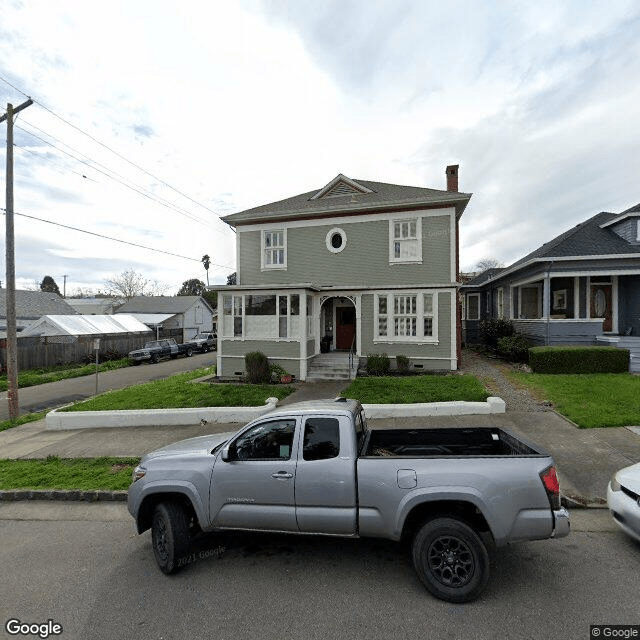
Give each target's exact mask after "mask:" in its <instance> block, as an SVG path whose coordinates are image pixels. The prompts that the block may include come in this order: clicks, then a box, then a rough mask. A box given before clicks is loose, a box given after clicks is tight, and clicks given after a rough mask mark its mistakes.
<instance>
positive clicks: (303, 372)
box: [300, 291, 307, 382]
mask: <svg viewBox="0 0 640 640" xmlns="http://www.w3.org/2000/svg"><path fill="white" fill-rule="evenodd" d="M306 379H307V292H306V291H303V292H302V293H301V294H300V380H302V381H303V382H304V381H305V380H306Z"/></svg>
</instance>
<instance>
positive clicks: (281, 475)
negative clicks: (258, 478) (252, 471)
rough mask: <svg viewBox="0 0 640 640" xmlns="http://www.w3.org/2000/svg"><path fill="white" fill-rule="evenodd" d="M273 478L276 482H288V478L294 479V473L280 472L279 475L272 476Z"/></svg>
mask: <svg viewBox="0 0 640 640" xmlns="http://www.w3.org/2000/svg"><path fill="white" fill-rule="evenodd" d="M271 477H272V478H275V479H276V480H287V479H288V478H293V473H288V472H287V471H278V472H277V473H272V474H271Z"/></svg>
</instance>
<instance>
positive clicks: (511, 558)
mask: <svg viewBox="0 0 640 640" xmlns="http://www.w3.org/2000/svg"><path fill="white" fill-rule="evenodd" d="M572 523H573V531H572V533H571V535H570V536H569V537H567V538H564V539H561V540H545V541H540V542H531V543H524V544H519V545H513V546H510V547H507V548H506V549H503V550H500V551H499V552H498V553H497V554H496V555H495V556H494V557H493V558H492V577H491V580H490V583H489V587H488V589H487V590H486V592H485V593H484V595H483V596H482V597H481V599H479V600H478V601H476V602H474V603H471V604H466V605H452V604H449V603H446V602H442V601H439V600H436V599H434V598H433V597H431V596H430V595H429V594H428V593H427V592H426V591H425V590H424V588H423V587H422V586H421V584H420V582H419V581H418V579H417V578H416V576H415V574H414V572H413V569H412V567H411V564H410V561H409V557H408V552H407V549H406V548H404V547H403V546H401V545H398V544H395V543H390V542H386V541H376V540H343V539H332V538H321V537H293V536H291V537H289V536H275V535H258V534H255V535H254V534H233V535H227V536H211V535H209V536H202V537H201V538H200V539H199V540H198V541H197V543H196V544H195V545H194V547H193V549H192V552H191V556H190V561H189V563H188V566H187V567H186V568H185V569H184V570H183V571H182V572H181V573H179V574H177V575H176V576H173V577H166V576H164V575H163V574H161V573H160V572H159V570H158V569H157V568H156V565H155V561H154V559H153V553H152V550H151V542H150V535H149V532H146V533H145V534H143V535H141V536H138V535H137V534H136V533H135V530H134V526H133V521H132V520H131V519H130V517H129V515H128V513H127V512H126V510H125V507H124V505H122V504H109V505H99V504H77V503H75V504H73V503H70V504H61V503H51V504H49V503H43V502H30V503H29V502H23V503H15V504H3V505H0V535H1V539H2V541H3V544H2V545H1V546H0V563H1V564H2V567H3V588H2V590H3V597H2V600H1V603H0V619H1V622H2V625H3V633H4V634H5V637H15V636H9V634H8V633H7V632H6V630H5V624H6V621H8V620H9V619H19V620H21V621H22V622H28V623H42V622H46V621H47V620H53V621H54V622H55V623H57V624H60V625H62V628H63V633H62V635H61V636H59V637H61V638H77V639H79V640H80V639H81V640H91V639H103V638H104V639H107V638H108V639H112V638H141V639H144V638H153V639H172V638H176V639H180V640H182V639H183V638H207V639H208V638H211V637H215V638H221V639H223V638H229V639H231V638H233V639H234V640H237V639H238V638H279V639H280V638H282V639H285V638H292V639H293V638H295V639H296V640H298V639H300V640H306V639H322V640H328V639H329V638H349V639H359V638H363V639H364V638H367V639H371V638H376V639H377V638H382V639H385V638H393V639H394V640H396V639H398V638H410V637H422V638H438V639H440V638H461V639H462V638H465V639H466V638H476V639H484V638H500V639H503V638H505V639H511V638H514V639H515V638H517V639H522V638H531V639H533V640H536V639H538V638H540V639H543V638H544V639H545V640H547V639H550V638H553V639H558V638H562V639H565V638H568V639H576V640H578V639H587V638H589V637H590V636H589V625H591V624H640V612H639V611H638V591H637V578H638V575H639V574H640V545H638V544H637V543H635V542H634V541H632V540H631V539H629V538H627V537H625V536H624V534H622V533H621V532H619V531H618V530H617V528H616V527H615V525H614V524H613V522H612V521H611V519H610V516H609V514H608V512H607V511H606V510H575V511H573V512H572ZM52 637H53V636H52Z"/></svg>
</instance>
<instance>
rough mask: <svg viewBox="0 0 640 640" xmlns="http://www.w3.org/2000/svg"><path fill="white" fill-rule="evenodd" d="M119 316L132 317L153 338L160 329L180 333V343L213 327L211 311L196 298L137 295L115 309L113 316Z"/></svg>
mask: <svg viewBox="0 0 640 640" xmlns="http://www.w3.org/2000/svg"><path fill="white" fill-rule="evenodd" d="M120 313H129V314H131V315H133V316H134V317H135V318H137V319H138V320H139V321H140V322H142V323H144V324H145V325H147V326H148V327H149V328H150V329H152V330H153V331H155V332H156V335H160V330H162V331H164V332H166V333H167V334H168V335H173V336H175V335H176V333H180V335H179V336H177V337H178V338H181V339H182V342H186V341H187V340H191V338H193V337H194V336H195V335H197V334H198V333H200V332H201V331H211V330H212V327H213V316H214V310H213V309H212V308H211V306H210V305H209V303H208V302H207V301H206V300H205V299H204V298H201V297H200V296H137V297H135V298H131V300H129V301H128V302H125V304H123V305H122V306H121V307H120V308H118V309H117V311H116V315H118V314H120ZM177 330H179V332H178V331H177ZM178 342H180V339H178Z"/></svg>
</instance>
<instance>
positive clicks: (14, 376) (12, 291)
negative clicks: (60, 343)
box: [0, 98, 33, 420]
mask: <svg viewBox="0 0 640 640" xmlns="http://www.w3.org/2000/svg"><path fill="white" fill-rule="evenodd" d="M32 104H33V100H31V98H29V99H28V100H27V101H26V102H23V103H22V104H21V105H20V106H18V107H16V108H15V109H14V108H13V105H12V104H11V103H7V113H6V114H5V115H3V116H0V122H4V120H6V121H7V179H6V183H7V185H6V186H7V203H6V205H5V207H6V208H5V213H6V219H7V220H6V222H7V231H6V254H7V290H6V295H7V387H8V388H7V401H8V404H9V418H10V419H12V420H13V419H14V418H17V417H18V414H19V411H20V409H19V407H18V334H17V330H16V261H15V242H14V231H13V116H14V115H15V114H16V113H18V112H20V111H22V110H23V109H26V108H27V107H28V106H30V105H32Z"/></svg>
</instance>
